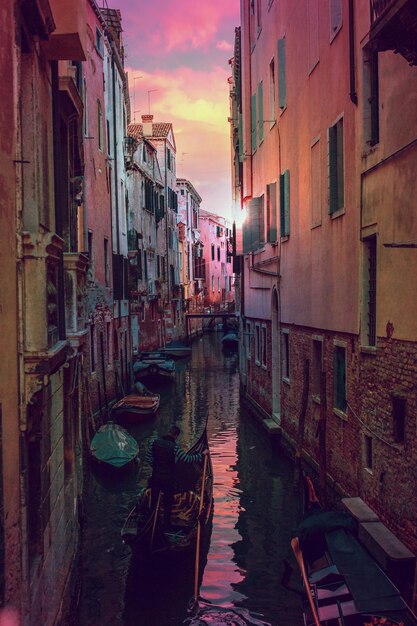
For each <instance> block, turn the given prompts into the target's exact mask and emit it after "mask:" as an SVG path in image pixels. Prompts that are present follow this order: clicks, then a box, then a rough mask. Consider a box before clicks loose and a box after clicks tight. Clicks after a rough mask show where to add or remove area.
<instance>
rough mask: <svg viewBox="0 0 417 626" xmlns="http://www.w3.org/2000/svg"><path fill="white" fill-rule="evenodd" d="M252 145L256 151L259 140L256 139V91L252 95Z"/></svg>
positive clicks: (253, 150)
mask: <svg viewBox="0 0 417 626" xmlns="http://www.w3.org/2000/svg"><path fill="white" fill-rule="evenodd" d="M251 124H252V125H251V133H252V135H251V147H252V152H255V150H256V146H257V141H256V93H254V94H253V95H252V97H251Z"/></svg>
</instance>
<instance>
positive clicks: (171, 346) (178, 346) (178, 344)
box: [164, 340, 192, 359]
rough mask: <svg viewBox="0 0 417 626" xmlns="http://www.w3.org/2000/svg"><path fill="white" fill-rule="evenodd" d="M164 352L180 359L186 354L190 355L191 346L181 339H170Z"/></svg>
mask: <svg viewBox="0 0 417 626" xmlns="http://www.w3.org/2000/svg"><path fill="white" fill-rule="evenodd" d="M164 352H166V353H167V354H169V355H170V356H172V357H173V358H174V359H182V358H184V357H187V356H191V352H192V348H191V346H187V345H186V344H185V343H183V342H182V341H176V340H173V341H170V342H169V343H167V344H166V346H165V348H164Z"/></svg>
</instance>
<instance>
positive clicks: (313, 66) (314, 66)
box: [308, 59, 320, 76]
mask: <svg viewBox="0 0 417 626" xmlns="http://www.w3.org/2000/svg"><path fill="white" fill-rule="evenodd" d="M319 62H320V59H317V61H316V62H315V63H313V65H312V66H311V67H310V69H309V70H308V75H309V76H311V74H312V73H313V72H314V70H315V69H316V67H317V66H318V64H319Z"/></svg>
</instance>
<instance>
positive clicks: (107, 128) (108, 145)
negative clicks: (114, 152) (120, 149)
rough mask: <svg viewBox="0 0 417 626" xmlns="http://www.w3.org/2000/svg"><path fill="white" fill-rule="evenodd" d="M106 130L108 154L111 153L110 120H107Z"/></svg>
mask: <svg viewBox="0 0 417 626" xmlns="http://www.w3.org/2000/svg"><path fill="white" fill-rule="evenodd" d="M106 130H107V154H110V153H111V141H110V122H109V120H106Z"/></svg>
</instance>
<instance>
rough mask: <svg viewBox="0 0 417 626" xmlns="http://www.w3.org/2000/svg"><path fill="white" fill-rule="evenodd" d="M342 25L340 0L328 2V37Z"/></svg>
mask: <svg viewBox="0 0 417 626" xmlns="http://www.w3.org/2000/svg"><path fill="white" fill-rule="evenodd" d="M341 25H342V0H330V36H331V37H332V35H334V34H335V33H336V31H337V30H339V28H340V27H341Z"/></svg>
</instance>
